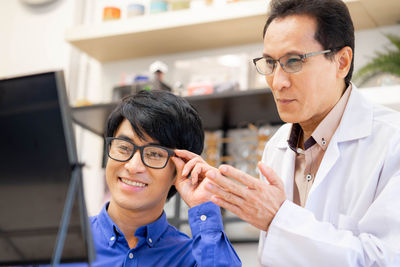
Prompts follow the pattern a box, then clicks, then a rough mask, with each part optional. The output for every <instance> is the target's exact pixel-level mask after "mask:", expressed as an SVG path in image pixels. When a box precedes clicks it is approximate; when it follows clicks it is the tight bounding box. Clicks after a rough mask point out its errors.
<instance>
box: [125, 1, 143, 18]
mask: <svg viewBox="0 0 400 267" xmlns="http://www.w3.org/2000/svg"><path fill="white" fill-rule="evenodd" d="M126 13H127V17H128V18H131V17H137V16H141V15H144V13H145V6H144V4H143V3H141V2H132V3H130V4H128V6H127V8H126Z"/></svg>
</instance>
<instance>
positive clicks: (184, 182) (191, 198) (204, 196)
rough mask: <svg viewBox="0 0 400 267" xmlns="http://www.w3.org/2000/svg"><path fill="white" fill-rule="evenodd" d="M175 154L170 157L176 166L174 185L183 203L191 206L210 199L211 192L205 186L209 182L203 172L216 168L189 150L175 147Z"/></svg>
mask: <svg viewBox="0 0 400 267" xmlns="http://www.w3.org/2000/svg"><path fill="white" fill-rule="evenodd" d="M175 155H176V156H174V157H172V158H171V159H172V161H173V162H174V163H175V166H176V180H175V187H176V190H178V192H179V194H180V195H181V197H182V199H183V200H184V201H185V203H186V204H187V205H188V206H189V207H190V208H192V207H194V206H196V205H199V204H202V203H204V202H207V201H211V197H212V194H211V193H210V192H209V191H207V190H206V188H205V187H206V185H207V184H210V183H211V182H210V180H209V179H208V178H206V177H205V174H206V172H207V171H209V170H215V171H218V170H217V169H216V168H213V167H211V166H210V165H208V164H207V163H206V162H205V161H204V160H203V159H202V158H201V157H200V156H199V155H197V154H195V153H192V152H190V151H187V150H178V149H176V150H175ZM189 177H190V178H189ZM214 186H216V185H214Z"/></svg>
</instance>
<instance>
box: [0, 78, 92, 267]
mask: <svg viewBox="0 0 400 267" xmlns="http://www.w3.org/2000/svg"><path fill="white" fill-rule="evenodd" d="M77 162H78V159H77V153H76V145H75V140H74V134H73V128H72V122H71V119H70V111H69V104H68V101H67V96H66V89H65V83H64V77H63V72H62V71H57V72H48V73H41V74H34V75H27V76H23V77H14V78H9V79H3V80H0V212H1V215H0V265H22V264H39V263H50V261H51V259H52V255H53V252H54V247H55V244H56V239H57V234H58V230H59V226H60V221H61V217H62V214H63V209H64V202H65V200H66V196H67V192H68V187H69V184H70V180H71V174H72V167H73V164H75V163H77ZM82 203H83V205H82ZM88 229H89V227H88V219H87V216H86V208H85V206H84V201H83V190H82V184H81V183H80V184H79V189H78V194H76V196H75V201H74V206H73V209H72V213H71V217H70V222H69V228H68V233H67V237H66V240H65V243H64V249H63V253H62V257H61V261H62V262H74V261H87V260H88V257H89V256H88V255H89V253H90V252H89V250H88V247H90V244H91V243H90V242H91V239H90V238H88V233H87V232H90V230H89V231H88Z"/></svg>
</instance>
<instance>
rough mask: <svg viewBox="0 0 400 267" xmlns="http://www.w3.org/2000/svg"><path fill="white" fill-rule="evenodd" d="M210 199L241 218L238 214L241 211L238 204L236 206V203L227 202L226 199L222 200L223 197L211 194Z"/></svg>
mask: <svg viewBox="0 0 400 267" xmlns="http://www.w3.org/2000/svg"><path fill="white" fill-rule="evenodd" d="M211 201H212V202H213V203H214V204H216V205H218V206H220V207H221V208H224V209H226V210H229V211H230V212H232V213H233V214H236V215H237V216H238V217H239V218H241V217H240V216H241V214H242V211H241V209H240V208H239V207H238V206H236V205H234V204H232V203H229V202H227V201H225V200H223V199H221V198H219V197H217V196H212V197H211ZM242 219H243V218H242Z"/></svg>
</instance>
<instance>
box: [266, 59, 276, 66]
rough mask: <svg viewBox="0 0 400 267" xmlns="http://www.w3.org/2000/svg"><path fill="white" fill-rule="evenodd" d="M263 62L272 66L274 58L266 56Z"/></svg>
mask: <svg viewBox="0 0 400 267" xmlns="http://www.w3.org/2000/svg"><path fill="white" fill-rule="evenodd" d="M265 63H267V65H269V66H273V65H274V64H275V60H273V59H271V58H266V59H265Z"/></svg>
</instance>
